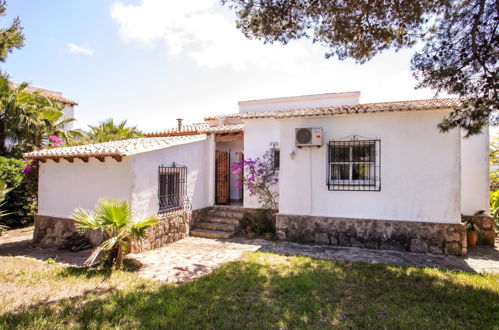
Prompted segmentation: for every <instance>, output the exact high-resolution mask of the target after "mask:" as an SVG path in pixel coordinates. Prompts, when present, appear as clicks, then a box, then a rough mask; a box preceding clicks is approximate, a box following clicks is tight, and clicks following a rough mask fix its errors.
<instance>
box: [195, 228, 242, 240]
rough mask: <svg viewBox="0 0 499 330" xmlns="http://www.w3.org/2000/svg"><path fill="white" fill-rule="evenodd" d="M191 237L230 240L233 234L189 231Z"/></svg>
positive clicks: (204, 230) (214, 231)
mask: <svg viewBox="0 0 499 330" xmlns="http://www.w3.org/2000/svg"><path fill="white" fill-rule="evenodd" d="M190 235H191V236H194V237H204V238H231V237H232V236H234V235H235V232H227V231H218V230H207V229H191V233H190Z"/></svg>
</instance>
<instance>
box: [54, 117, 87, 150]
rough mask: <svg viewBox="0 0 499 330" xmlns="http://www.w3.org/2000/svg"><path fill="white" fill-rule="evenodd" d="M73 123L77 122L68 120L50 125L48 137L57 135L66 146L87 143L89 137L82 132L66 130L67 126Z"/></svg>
mask: <svg viewBox="0 0 499 330" xmlns="http://www.w3.org/2000/svg"><path fill="white" fill-rule="evenodd" d="M73 121H75V119H74V118H66V119H63V120H59V121H56V122H52V123H50V128H49V132H48V133H47V134H46V136H50V135H56V136H58V137H59V138H60V139H61V140H62V141H63V142H64V144H65V145H68V146H72V145H78V144H81V143H83V142H85V141H86V140H87V136H86V135H85V134H84V133H82V132H81V131H78V130H73V129H70V130H67V129H65V126H66V124H69V123H71V122H73Z"/></svg>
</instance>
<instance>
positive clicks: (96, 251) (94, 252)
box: [83, 245, 104, 266]
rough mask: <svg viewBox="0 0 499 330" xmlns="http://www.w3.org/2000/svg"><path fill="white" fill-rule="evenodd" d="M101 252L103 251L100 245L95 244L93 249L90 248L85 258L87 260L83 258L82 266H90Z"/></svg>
mask: <svg viewBox="0 0 499 330" xmlns="http://www.w3.org/2000/svg"><path fill="white" fill-rule="evenodd" d="M102 252H104V249H103V247H102V245H99V246H97V247H96V248H95V249H93V250H92V253H91V254H90V256H89V257H88V258H87V260H85V262H84V263H83V265H84V266H92V265H93V264H95V262H96V261H97V258H99V256H100V255H101V253H102Z"/></svg>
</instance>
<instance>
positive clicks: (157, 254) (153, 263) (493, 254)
mask: <svg viewBox="0 0 499 330" xmlns="http://www.w3.org/2000/svg"><path fill="white" fill-rule="evenodd" d="M498 246H499V241H498V242H497V244H496V247H495V248H492V247H477V248H473V249H471V251H470V253H469V256H467V257H464V258H463V257H455V256H446V255H436V254H429V253H428V254H423V253H412V252H400V251H387V250H369V249H361V248H346V247H332V246H327V245H325V246H324V245H308V244H298V243H291V242H281V241H267V240H263V239H255V240H247V239H243V238H234V239H227V240H224V239H207V238H198V237H188V238H185V239H183V240H180V241H177V242H175V243H172V244H170V245H167V246H165V247H163V248H161V249H157V250H153V251H147V252H143V253H139V254H134V255H130V256H132V257H133V258H135V259H137V260H139V261H140V262H142V263H143V265H144V266H143V267H142V268H141V269H140V270H139V275H140V276H143V277H146V278H150V279H156V280H161V281H167V282H172V283H182V282H186V281H190V280H192V279H194V278H196V277H200V276H202V275H205V274H208V273H210V272H212V271H213V270H214V269H216V268H218V267H220V266H221V265H223V264H224V263H227V262H230V261H233V260H236V259H238V258H239V257H241V256H242V255H243V254H244V253H245V252H248V251H262V252H273V253H278V254H282V255H304V256H309V257H313V258H321V259H328V260H342V261H348V262H359V261H361V262H367V263H371V264H378V263H381V264H389V265H404V266H410V265H411V266H427V267H436V268H448V269H454V270H465V271H469V272H478V273H499V248H498Z"/></svg>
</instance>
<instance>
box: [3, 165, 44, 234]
mask: <svg viewBox="0 0 499 330" xmlns="http://www.w3.org/2000/svg"><path fill="white" fill-rule="evenodd" d="M24 167H25V163H24V162H23V161H22V160H19V159H13V158H6V157H0V181H2V182H3V183H5V185H6V187H7V188H8V189H10V191H9V192H8V193H7V195H6V196H5V201H4V207H3V208H4V212H7V213H9V214H8V215H6V216H4V217H2V222H3V223H4V224H6V225H8V226H21V225H25V224H28V223H31V222H33V216H34V215H35V213H36V193H35V192H34V191H33V190H32V188H31V186H30V185H29V184H27V183H26V182H25V180H24V175H23V171H24Z"/></svg>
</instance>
